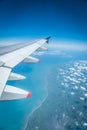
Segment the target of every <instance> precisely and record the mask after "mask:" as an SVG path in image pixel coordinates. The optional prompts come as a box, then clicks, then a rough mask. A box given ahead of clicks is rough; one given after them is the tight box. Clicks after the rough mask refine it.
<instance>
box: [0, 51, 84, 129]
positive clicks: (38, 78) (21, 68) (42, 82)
mask: <svg viewBox="0 0 87 130" xmlns="http://www.w3.org/2000/svg"><path fill="white" fill-rule="evenodd" d="M70 54H71V52H70ZM72 55H73V57H72V56H71V55H70V56H68V55H65V56H64V55H57V54H55V55H53V54H51V53H50V54H48V53H46V55H45V54H43V55H36V57H37V58H40V59H41V62H40V63H35V64H32V63H31V64H24V63H21V64H19V65H18V66H16V67H15V68H14V69H13V72H16V73H19V74H22V75H24V76H26V79H25V80H21V81H9V82H8V83H7V84H9V85H13V86H16V87H19V88H22V89H25V90H28V91H30V92H32V97H31V98H30V99H22V100H16V101H8V102H7V101H5V102H0V130H25V129H27V127H28V125H29V124H28V123H29V122H28V121H29V118H30V115H31V116H32V115H34V111H35V110H39V107H40V106H41V104H42V102H43V101H44V100H45V99H46V97H47V84H48V78H49V83H52V81H53V80H52V79H51V77H52V78H53V77H54V76H55V74H53V73H51V74H52V76H51V75H49V73H50V70H52V68H53V69H54V71H55V70H56V69H55V67H56V65H57V66H58V67H61V66H62V65H65V64H67V63H68V62H71V61H76V60H77V59H80V60H82V59H83V60H84V59H86V52H85V53H84V54H83V53H79V54H78V53H77V56H76V57H75V56H74V55H76V53H72ZM53 82H55V81H53ZM50 85H51V84H50ZM32 113H33V114H32ZM42 118H43V117H42ZM32 121H33V120H32ZM32 125H33V124H32ZM30 130H32V129H30Z"/></svg>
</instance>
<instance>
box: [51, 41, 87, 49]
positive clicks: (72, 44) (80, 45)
mask: <svg viewBox="0 0 87 130" xmlns="http://www.w3.org/2000/svg"><path fill="white" fill-rule="evenodd" d="M49 46H50V48H54V49H61V50H72V51H86V50H87V43H86V42H79V41H66V40H65V41H62V40H61V41H60V40H57V41H53V42H52V43H51V44H49Z"/></svg>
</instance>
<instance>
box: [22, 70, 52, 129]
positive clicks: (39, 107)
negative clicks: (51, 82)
mask: <svg viewBox="0 0 87 130" xmlns="http://www.w3.org/2000/svg"><path fill="white" fill-rule="evenodd" d="M49 72H50V68H49V70H48V72H47V76H48V75H49ZM47 76H46V78H45V81H46V85H45V87H44V88H45V89H46V96H45V97H44V99H43V100H42V102H41V103H40V104H39V105H38V106H37V107H35V109H33V110H32V112H31V113H30V114H29V115H28V117H27V121H26V124H25V127H24V128H23V130H26V129H27V125H28V121H29V117H30V116H32V115H33V113H34V112H35V111H36V110H37V109H39V108H40V107H41V106H42V104H43V103H44V102H45V100H46V99H47V97H48V89H47V86H48V80H47Z"/></svg>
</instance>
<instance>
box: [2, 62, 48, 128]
mask: <svg viewBox="0 0 87 130" xmlns="http://www.w3.org/2000/svg"><path fill="white" fill-rule="evenodd" d="M13 71H15V72H17V73H20V74H23V75H25V76H26V80H22V81H14V82H12V81H11V82H8V83H7V84H10V85H13V86H16V87H20V88H22V89H25V90H29V91H31V92H32V97H31V98H30V99H22V100H18V101H9V102H0V130H22V129H23V128H24V127H25V124H26V121H27V118H28V115H29V113H31V112H32V111H33V109H35V108H36V107H37V106H38V105H39V104H40V103H41V101H42V100H43V99H44V98H45V96H46V88H45V85H46V82H45V81H46V75H47V72H48V67H47V65H46V64H42V63H38V64H20V65H18V66H17V67H16V68H14V70H13Z"/></svg>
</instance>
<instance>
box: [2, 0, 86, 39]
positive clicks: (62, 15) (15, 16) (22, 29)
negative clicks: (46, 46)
mask: <svg viewBox="0 0 87 130" xmlns="http://www.w3.org/2000/svg"><path fill="white" fill-rule="evenodd" d="M48 35H51V36H52V37H53V38H55V39H58V38H60V39H74V40H81V41H87V1H86V0H0V38H11V37H30V38H38V37H39V38H40V37H46V36H48Z"/></svg>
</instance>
